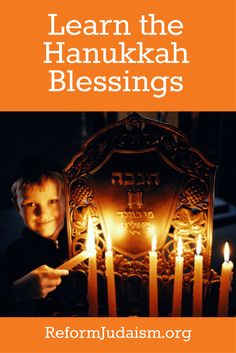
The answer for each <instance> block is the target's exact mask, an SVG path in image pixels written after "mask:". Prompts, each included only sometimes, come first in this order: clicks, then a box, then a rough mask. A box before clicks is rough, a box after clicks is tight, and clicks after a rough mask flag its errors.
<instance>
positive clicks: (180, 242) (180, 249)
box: [177, 236, 183, 256]
mask: <svg viewBox="0 0 236 353" xmlns="http://www.w3.org/2000/svg"><path fill="white" fill-rule="evenodd" d="M182 254H183V240H182V237H180V236H179V237H178V240H177V255H178V256H182Z"/></svg>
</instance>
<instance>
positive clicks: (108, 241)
mask: <svg viewBox="0 0 236 353" xmlns="http://www.w3.org/2000/svg"><path fill="white" fill-rule="evenodd" d="M111 249H112V246H111V235H110V233H108V234H107V251H111Z"/></svg>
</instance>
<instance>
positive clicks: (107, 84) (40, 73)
mask: <svg viewBox="0 0 236 353" xmlns="http://www.w3.org/2000/svg"><path fill="white" fill-rule="evenodd" d="M0 26H1V34H2V35H1V57H0V64H1V65H0V67H1V69H0V70H1V92H0V110H2V111H8V110H10V111H18V110H23V111H45V110H48V111H62V110H64V111H74V110H77V111H85V110H87V111H89V110H90V111H97V110H100V111H122V110H126V111H161V110H162V111H181V110H182V111H187V110H189V111H199V110H210V111H218V110H221V111H229V110H235V108H236V91H235V82H236V76H235V62H236V60H235V1H234V0H227V1H223V0H208V1H205V0H199V1H197V2H191V1H188V0H178V1H171V0H159V1H156V0H142V1H141V0H135V1H134V0H131V1H127V0H120V1H118V2H114V1H108V0H101V1H92V0H87V1H77V0H68V1H55V0H54V1H41V2H32V1H29V0H22V1H20V2H19V1H15V2H12V1H4V2H3V3H2V4H1V11H0Z"/></svg>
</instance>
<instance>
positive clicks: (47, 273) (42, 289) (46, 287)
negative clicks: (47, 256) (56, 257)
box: [12, 265, 69, 302]
mask: <svg viewBox="0 0 236 353" xmlns="http://www.w3.org/2000/svg"><path fill="white" fill-rule="evenodd" d="M68 274H69V271H67V270H55V269H53V268H51V267H48V266H47V265H43V266H40V267H38V268H36V269H35V270H33V271H32V272H29V273H27V274H26V275H25V276H23V277H21V278H20V279H18V280H16V281H15V282H13V288H12V292H13V296H14V298H15V300H16V302H21V301H23V300H26V299H28V300H29V299H43V298H45V297H46V296H47V295H48V293H50V292H52V291H54V290H55V289H56V287H57V286H58V285H59V284H60V283H61V276H66V275H68Z"/></svg>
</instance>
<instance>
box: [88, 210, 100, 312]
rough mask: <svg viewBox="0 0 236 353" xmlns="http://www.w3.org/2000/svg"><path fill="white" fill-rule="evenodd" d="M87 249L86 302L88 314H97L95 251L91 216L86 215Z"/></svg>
mask: <svg viewBox="0 0 236 353" xmlns="http://www.w3.org/2000/svg"><path fill="white" fill-rule="evenodd" d="M87 231H88V239H87V251H88V252H89V272H88V304H89V316H98V288H97V252H96V249H95V236H94V227H93V222H92V218H91V217H90V216H89V217H88V229H87Z"/></svg>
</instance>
